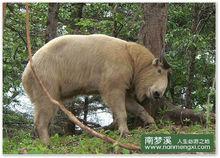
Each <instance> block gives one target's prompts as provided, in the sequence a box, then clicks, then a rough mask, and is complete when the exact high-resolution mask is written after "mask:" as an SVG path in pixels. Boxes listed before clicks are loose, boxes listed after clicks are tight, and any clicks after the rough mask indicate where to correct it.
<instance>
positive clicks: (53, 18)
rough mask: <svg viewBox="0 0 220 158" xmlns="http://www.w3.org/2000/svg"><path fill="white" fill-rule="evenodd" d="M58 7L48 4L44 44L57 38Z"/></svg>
mask: <svg viewBox="0 0 220 158" xmlns="http://www.w3.org/2000/svg"><path fill="white" fill-rule="evenodd" d="M59 6H60V5H59V3H49V4H48V19H47V29H46V35H45V42H46V43H47V42H49V41H50V40H52V39H54V38H55V37H56V36H57V25H58V13H59Z"/></svg>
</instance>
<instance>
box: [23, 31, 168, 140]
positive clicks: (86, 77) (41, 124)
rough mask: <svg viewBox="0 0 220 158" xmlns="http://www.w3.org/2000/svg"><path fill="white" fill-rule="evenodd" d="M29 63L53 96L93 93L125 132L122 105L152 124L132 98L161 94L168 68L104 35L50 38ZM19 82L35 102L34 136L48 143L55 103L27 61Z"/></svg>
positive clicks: (137, 47)
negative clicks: (100, 99)
mask: <svg viewBox="0 0 220 158" xmlns="http://www.w3.org/2000/svg"><path fill="white" fill-rule="evenodd" d="M33 66H34V69H35V71H36V74H37V75H38V76H39V78H40V79H41V80H42V82H43V84H44V86H45V87H46V88H47V90H48V91H49V93H50V95H51V96H52V97H53V98H54V99H56V100H58V101H64V100H66V99H68V98H71V97H73V96H75V95H78V94H96V93H99V94H100V95H101V96H102V99H103V100H104V101H105V102H106V104H107V105H108V107H109V108H110V109H111V110H112V112H113V114H114V116H115V121H116V122H117V123H118V127H119V131H120V132H121V133H122V134H125V135H126V134H128V133H129V130H128V128H127V113H126V110H128V111H129V112H131V113H133V114H135V115H138V116H139V117H140V118H141V119H142V120H143V121H144V123H147V124H151V123H154V119H153V118H152V117H151V116H150V115H149V114H148V113H147V112H146V111H145V110H144V108H143V107H142V106H141V105H140V104H138V103H137V100H138V101H140V102H141V101H142V100H144V99H145V98H146V97H149V98H153V97H155V95H158V96H157V97H161V96H162V95H163V93H164V91H165V89H166V87H167V82H168V80H167V74H168V70H167V69H164V68H163V65H162V63H161V62H160V61H159V59H157V58H155V57H154V55H153V54H152V53H151V52H150V51H149V50H148V49H146V48H144V47H143V46H141V45H139V44H136V43H133V42H126V41H124V40H121V39H117V38H113V37H109V36H106V35H65V36H61V37H58V38H55V39H53V40H51V41H50V42H48V43H47V44H45V45H44V46H43V47H42V48H40V49H39V50H38V51H37V52H36V53H35V54H34V56H33ZM22 83H23V86H24V89H25V91H26V93H27V94H28V96H29V97H30V99H31V101H32V103H33V104H34V105H35V127H36V129H37V132H38V134H39V137H40V138H41V139H42V140H43V142H45V143H48V141H49V135H48V126H49V123H50V121H51V119H52V118H53V116H54V114H55V113H56V111H57V106H56V105H53V104H52V103H51V102H50V101H49V99H48V98H47V96H46V95H45V93H44V92H43V91H42V89H41V88H40V85H39V84H38V82H37V81H36V80H35V79H34V77H33V75H32V72H31V69H30V63H28V65H27V66H26V68H25V70H24V73H23V76H22ZM155 93H157V94H155ZM135 98H137V100H136V99H135Z"/></svg>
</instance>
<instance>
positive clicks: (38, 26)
mask: <svg viewBox="0 0 220 158" xmlns="http://www.w3.org/2000/svg"><path fill="white" fill-rule="evenodd" d="M30 11H31V12H30V16H31V17H30V18H31V19H30V24H31V44H32V51H33V52H36V51H37V50H38V49H39V48H40V47H42V46H43V45H44V44H45V43H47V42H48V41H50V40H51V39H53V38H55V37H57V36H61V35H65V34H94V33H96V34H97V33H99V34H106V35H110V36H114V37H117V38H121V39H124V40H126V41H134V42H138V43H140V44H143V45H144V46H145V47H147V48H149V49H150V50H151V51H152V53H154V55H155V56H160V55H161V54H162V53H163V55H164V56H165V58H166V59H167V61H168V62H169V63H170V65H171V66H172V75H171V78H170V84H169V87H168V89H167V92H166V94H165V96H164V98H163V99H161V100H160V101H158V102H154V101H149V102H147V103H145V104H144V105H143V106H144V107H145V108H146V110H147V111H148V112H150V113H151V114H152V115H153V116H154V117H155V118H156V121H157V123H158V127H159V128H158V129H146V128H143V127H142V122H141V121H140V120H139V119H138V118H134V116H131V115H129V119H128V124H129V127H130V128H131V129H133V131H132V132H133V138H131V139H130V140H126V139H125V140H123V141H125V142H126V141H131V142H132V141H134V142H137V143H139V135H140V133H141V134H142V133H144V132H147V133H150V132H153V133H155V132H159V133H181V132H185V133H205V132H212V133H214V132H215V60H216V58H215V53H216V48H215V45H216V43H215V38H216V35H215V26H216V24H215V14H216V7H215V4H214V3H180V4H178V3H173V4H172V3H169V4H165V3H157V4H156V3H149V4H144V3H141V4H138V3H129V4H126V3H49V4H48V3H32V4H30ZM3 22H4V25H3V26H4V28H3V29H4V30H3V75H4V76H3V84H4V85H3V134H4V135H3V136H4V141H3V143H4V148H3V151H4V153H131V151H126V150H122V149H115V147H112V146H111V145H105V144H104V143H103V142H102V141H101V140H97V139H96V138H91V137H90V136H88V135H87V134H85V133H84V132H83V131H81V130H80V129H79V128H78V127H75V126H74V125H73V124H72V123H71V122H70V121H69V120H68V119H67V118H66V116H65V115H64V114H63V113H62V112H59V113H58V114H57V116H56V118H55V120H54V124H53V125H52V127H51V130H50V131H51V135H52V136H53V137H52V146H53V147H52V148H51V149H48V148H47V147H45V146H44V145H42V144H41V143H40V142H39V140H37V139H36V140H33V139H32V133H33V132H32V131H33V112H32V108H30V106H27V105H28V104H30V103H28V101H26V100H28V99H27V98H26V96H25V94H24V91H23V88H22V85H21V75H22V72H23V70H24V68H25V66H26V64H27V61H28V57H27V47H26V45H27V43H26V30H25V4H23V3H7V4H6V5H5V9H4V21H3ZM66 106H67V108H68V109H69V110H71V111H72V112H73V113H74V114H75V115H76V116H77V117H78V118H80V119H81V121H83V122H84V123H85V124H87V125H88V126H90V127H92V128H96V129H97V130H100V132H104V133H106V134H108V135H110V136H112V137H117V131H114V130H107V131H105V130H103V126H104V125H105V127H104V129H114V125H112V124H111V125H106V124H104V123H102V122H103V121H100V119H101V118H100V117H98V116H99V115H98V114H99V113H104V115H102V119H104V120H105V121H106V120H108V122H109V120H111V119H112V118H111V112H110V111H109V110H108V109H107V108H106V107H105V106H104V103H103V102H102V101H101V99H100V97H99V96H98V95H91V96H77V97H74V100H73V101H72V102H70V103H68V104H67V105H66ZM24 109H26V110H25V112H24ZM107 114H108V115H107ZM104 117H106V118H104ZM110 122H111V121H110ZM55 133H57V134H55ZM54 134H55V135H54ZM18 142H20V143H18ZM60 143H61V144H60ZM69 146H71V147H69ZM93 147H94V148H93Z"/></svg>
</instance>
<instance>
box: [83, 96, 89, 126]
mask: <svg viewBox="0 0 220 158" xmlns="http://www.w3.org/2000/svg"><path fill="white" fill-rule="evenodd" d="M84 98H85V102H84V107H83V113H84V114H83V120H84V121H85V123H86V122H87V115H88V107H89V97H88V96H85V97H84Z"/></svg>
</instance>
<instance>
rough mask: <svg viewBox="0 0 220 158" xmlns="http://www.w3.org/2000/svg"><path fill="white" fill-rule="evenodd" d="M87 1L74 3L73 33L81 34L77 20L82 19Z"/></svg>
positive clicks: (72, 14)
mask: <svg viewBox="0 0 220 158" xmlns="http://www.w3.org/2000/svg"><path fill="white" fill-rule="evenodd" d="M84 5H85V3H77V4H72V5H71V8H72V12H71V19H72V20H71V23H70V25H71V28H72V30H73V32H72V33H73V34H80V27H79V26H77V25H76V23H77V22H79V21H80V19H81V18H82V17H83V6H84Z"/></svg>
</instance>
